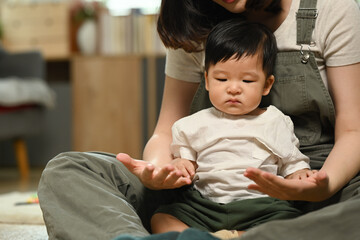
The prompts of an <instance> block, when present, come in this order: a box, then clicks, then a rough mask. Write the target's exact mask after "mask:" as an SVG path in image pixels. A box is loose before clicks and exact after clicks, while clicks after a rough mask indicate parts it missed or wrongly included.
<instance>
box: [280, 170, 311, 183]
mask: <svg viewBox="0 0 360 240" xmlns="http://www.w3.org/2000/svg"><path fill="white" fill-rule="evenodd" d="M317 172H318V170H310V169H301V170H298V171H296V172H294V173H292V174H290V175H287V176H286V177H285V178H286V179H299V180H303V179H306V178H309V177H311V176H312V175H314V174H315V173H317Z"/></svg>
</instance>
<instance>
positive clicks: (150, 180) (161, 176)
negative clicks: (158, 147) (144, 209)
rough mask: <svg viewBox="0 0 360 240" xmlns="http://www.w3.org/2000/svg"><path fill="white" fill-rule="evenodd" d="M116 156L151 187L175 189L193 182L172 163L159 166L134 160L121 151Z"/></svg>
mask: <svg viewBox="0 0 360 240" xmlns="http://www.w3.org/2000/svg"><path fill="white" fill-rule="evenodd" d="M116 158H117V160H119V161H120V162H122V163H123V164H124V165H125V167H126V168H127V169H128V170H129V171H130V172H132V173H133V174H134V175H135V176H137V177H138V178H139V179H140V181H141V182H142V183H143V184H144V186H145V187H147V188H149V189H153V190H161V189H173V188H179V187H182V186H184V185H188V184H191V179H190V178H188V177H183V176H182V172H181V171H179V170H176V169H175V168H174V167H173V166H171V165H170V164H169V165H166V166H164V167H162V168H159V167H155V166H154V165H153V164H150V163H148V162H146V161H143V160H134V159H132V158H131V157H130V156H129V155H127V154H125V153H119V154H118V155H117V156H116Z"/></svg>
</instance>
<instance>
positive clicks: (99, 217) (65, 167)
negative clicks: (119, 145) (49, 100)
mask: <svg viewBox="0 0 360 240" xmlns="http://www.w3.org/2000/svg"><path fill="white" fill-rule="evenodd" d="M38 194H39V199H40V206H41V209H42V211H43V216H44V220H45V223H46V227H47V231H48V234H49V238H50V239H76V240H81V239H112V238H113V237H115V236H117V235H119V234H123V233H128V234H132V235H134V236H147V235H149V233H148V231H147V230H146V229H145V228H144V227H143V224H142V222H141V219H140V217H139V216H138V214H137V212H136V209H139V208H142V207H140V206H141V205H142V204H143V201H144V187H143V185H142V184H141V182H140V181H139V180H138V179H137V178H136V177H135V176H134V175H133V174H131V173H130V172H129V171H128V170H127V169H126V168H125V167H124V165H123V164H122V163H120V162H118V161H117V160H116V159H115V156H114V155H111V154H104V153H79V152H68V153H62V154H60V155H58V156H56V157H55V158H54V159H52V160H51V161H50V162H49V163H48V164H47V166H46V168H45V170H44V171H43V174H42V177H41V180H40V183H39V189H38Z"/></svg>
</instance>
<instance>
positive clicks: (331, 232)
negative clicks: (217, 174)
mask: <svg viewBox="0 0 360 240" xmlns="http://www.w3.org/2000/svg"><path fill="white" fill-rule="evenodd" d="M359 190H360V181H356V180H354V181H353V182H352V183H351V184H349V185H348V186H347V187H345V188H344V189H343V190H342V191H341V192H339V194H337V195H336V196H334V197H333V198H332V199H331V200H329V201H327V202H323V203H321V204H304V207H305V206H306V207H307V208H309V206H310V207H311V208H314V209H317V208H321V207H322V205H328V204H331V205H329V206H327V207H324V208H322V209H319V210H314V211H312V212H310V213H308V214H305V215H303V216H300V217H297V218H294V219H288V220H275V221H271V222H268V223H264V224H262V225H260V226H257V227H254V228H252V229H251V230H249V231H248V232H246V233H245V234H244V235H243V237H242V238H241V239H245V240H246V239H274V240H275V239H276V240H281V239H284V240H288V239H327V240H331V239H334V240H338V239H342V240H343V239H352V240H353V239H359V236H360V228H359V222H360V214H359V212H360V195H359ZM38 194H39V199H40V206H41V208H42V211H43V216H44V219H45V223H46V227H47V230H48V234H49V239H50V240H51V239H66V240H71V239H74V240H82V239H87V240H89V239H101V240H103V239H112V238H114V237H116V236H118V235H121V234H131V235H133V236H147V235H149V232H148V230H147V229H146V227H148V223H149V222H148V221H149V218H150V216H151V215H152V214H153V211H154V210H155V209H156V208H157V207H158V206H160V205H162V204H166V203H169V202H171V199H172V197H173V191H170V190H167V191H149V190H146V189H145V188H144V187H143V186H142V184H141V183H140V181H139V180H138V179H137V178H136V177H135V176H134V175H132V174H131V173H130V172H129V171H128V170H127V169H126V168H125V167H124V166H123V165H122V164H121V163H120V162H118V161H117V160H116V159H115V157H114V155H106V154H95V153H77V152H69V153H63V154H60V155H58V156H56V157H55V158H54V159H52V160H51V161H50V162H49V163H48V165H47V167H46V168H45V170H44V172H43V175H42V177H41V180H40V183H39V189H38ZM316 205H317V206H316ZM144 226H146V227H144Z"/></svg>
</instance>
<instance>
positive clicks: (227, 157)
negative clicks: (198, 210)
mask: <svg viewBox="0 0 360 240" xmlns="http://www.w3.org/2000/svg"><path fill="white" fill-rule="evenodd" d="M172 132H173V143H172V145H171V150H172V153H173V155H174V156H175V157H181V158H185V159H188V160H191V161H196V163H197V164H198V168H197V170H196V175H195V178H194V186H195V188H196V189H197V190H198V191H199V192H200V193H201V194H202V195H203V196H205V197H207V198H209V199H211V200H213V201H215V202H219V203H228V202H231V201H234V200H240V199H250V198H258V197H265V196H267V195H265V194H263V193H260V192H258V191H253V190H249V189H247V186H248V185H249V184H251V183H253V182H252V181H251V180H250V179H248V178H246V177H245V176H244V175H243V174H244V171H245V170H246V168H248V167H254V168H259V169H262V170H264V171H267V172H270V173H272V174H275V175H280V176H283V177H285V176H287V175H289V174H291V173H293V172H295V171H297V170H300V169H304V168H310V167H309V164H308V163H309V158H308V157H307V156H305V155H304V154H302V153H301V152H300V151H299V149H298V146H299V140H298V139H297V138H296V136H295V134H294V126H293V123H292V121H291V120H290V118H289V117H288V116H286V115H284V114H283V113H282V112H281V111H279V110H278V109H277V108H276V107H274V106H269V107H268V108H267V110H266V111H265V112H264V113H262V114H261V115H258V116H254V115H242V116H234V115H229V114H226V113H223V112H221V111H219V110H217V109H215V108H213V107H212V108H208V109H204V110H202V111H199V112H197V113H195V114H193V115H190V116H187V117H185V118H182V119H180V120H178V121H177V122H175V124H174V126H173V128H172Z"/></svg>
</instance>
